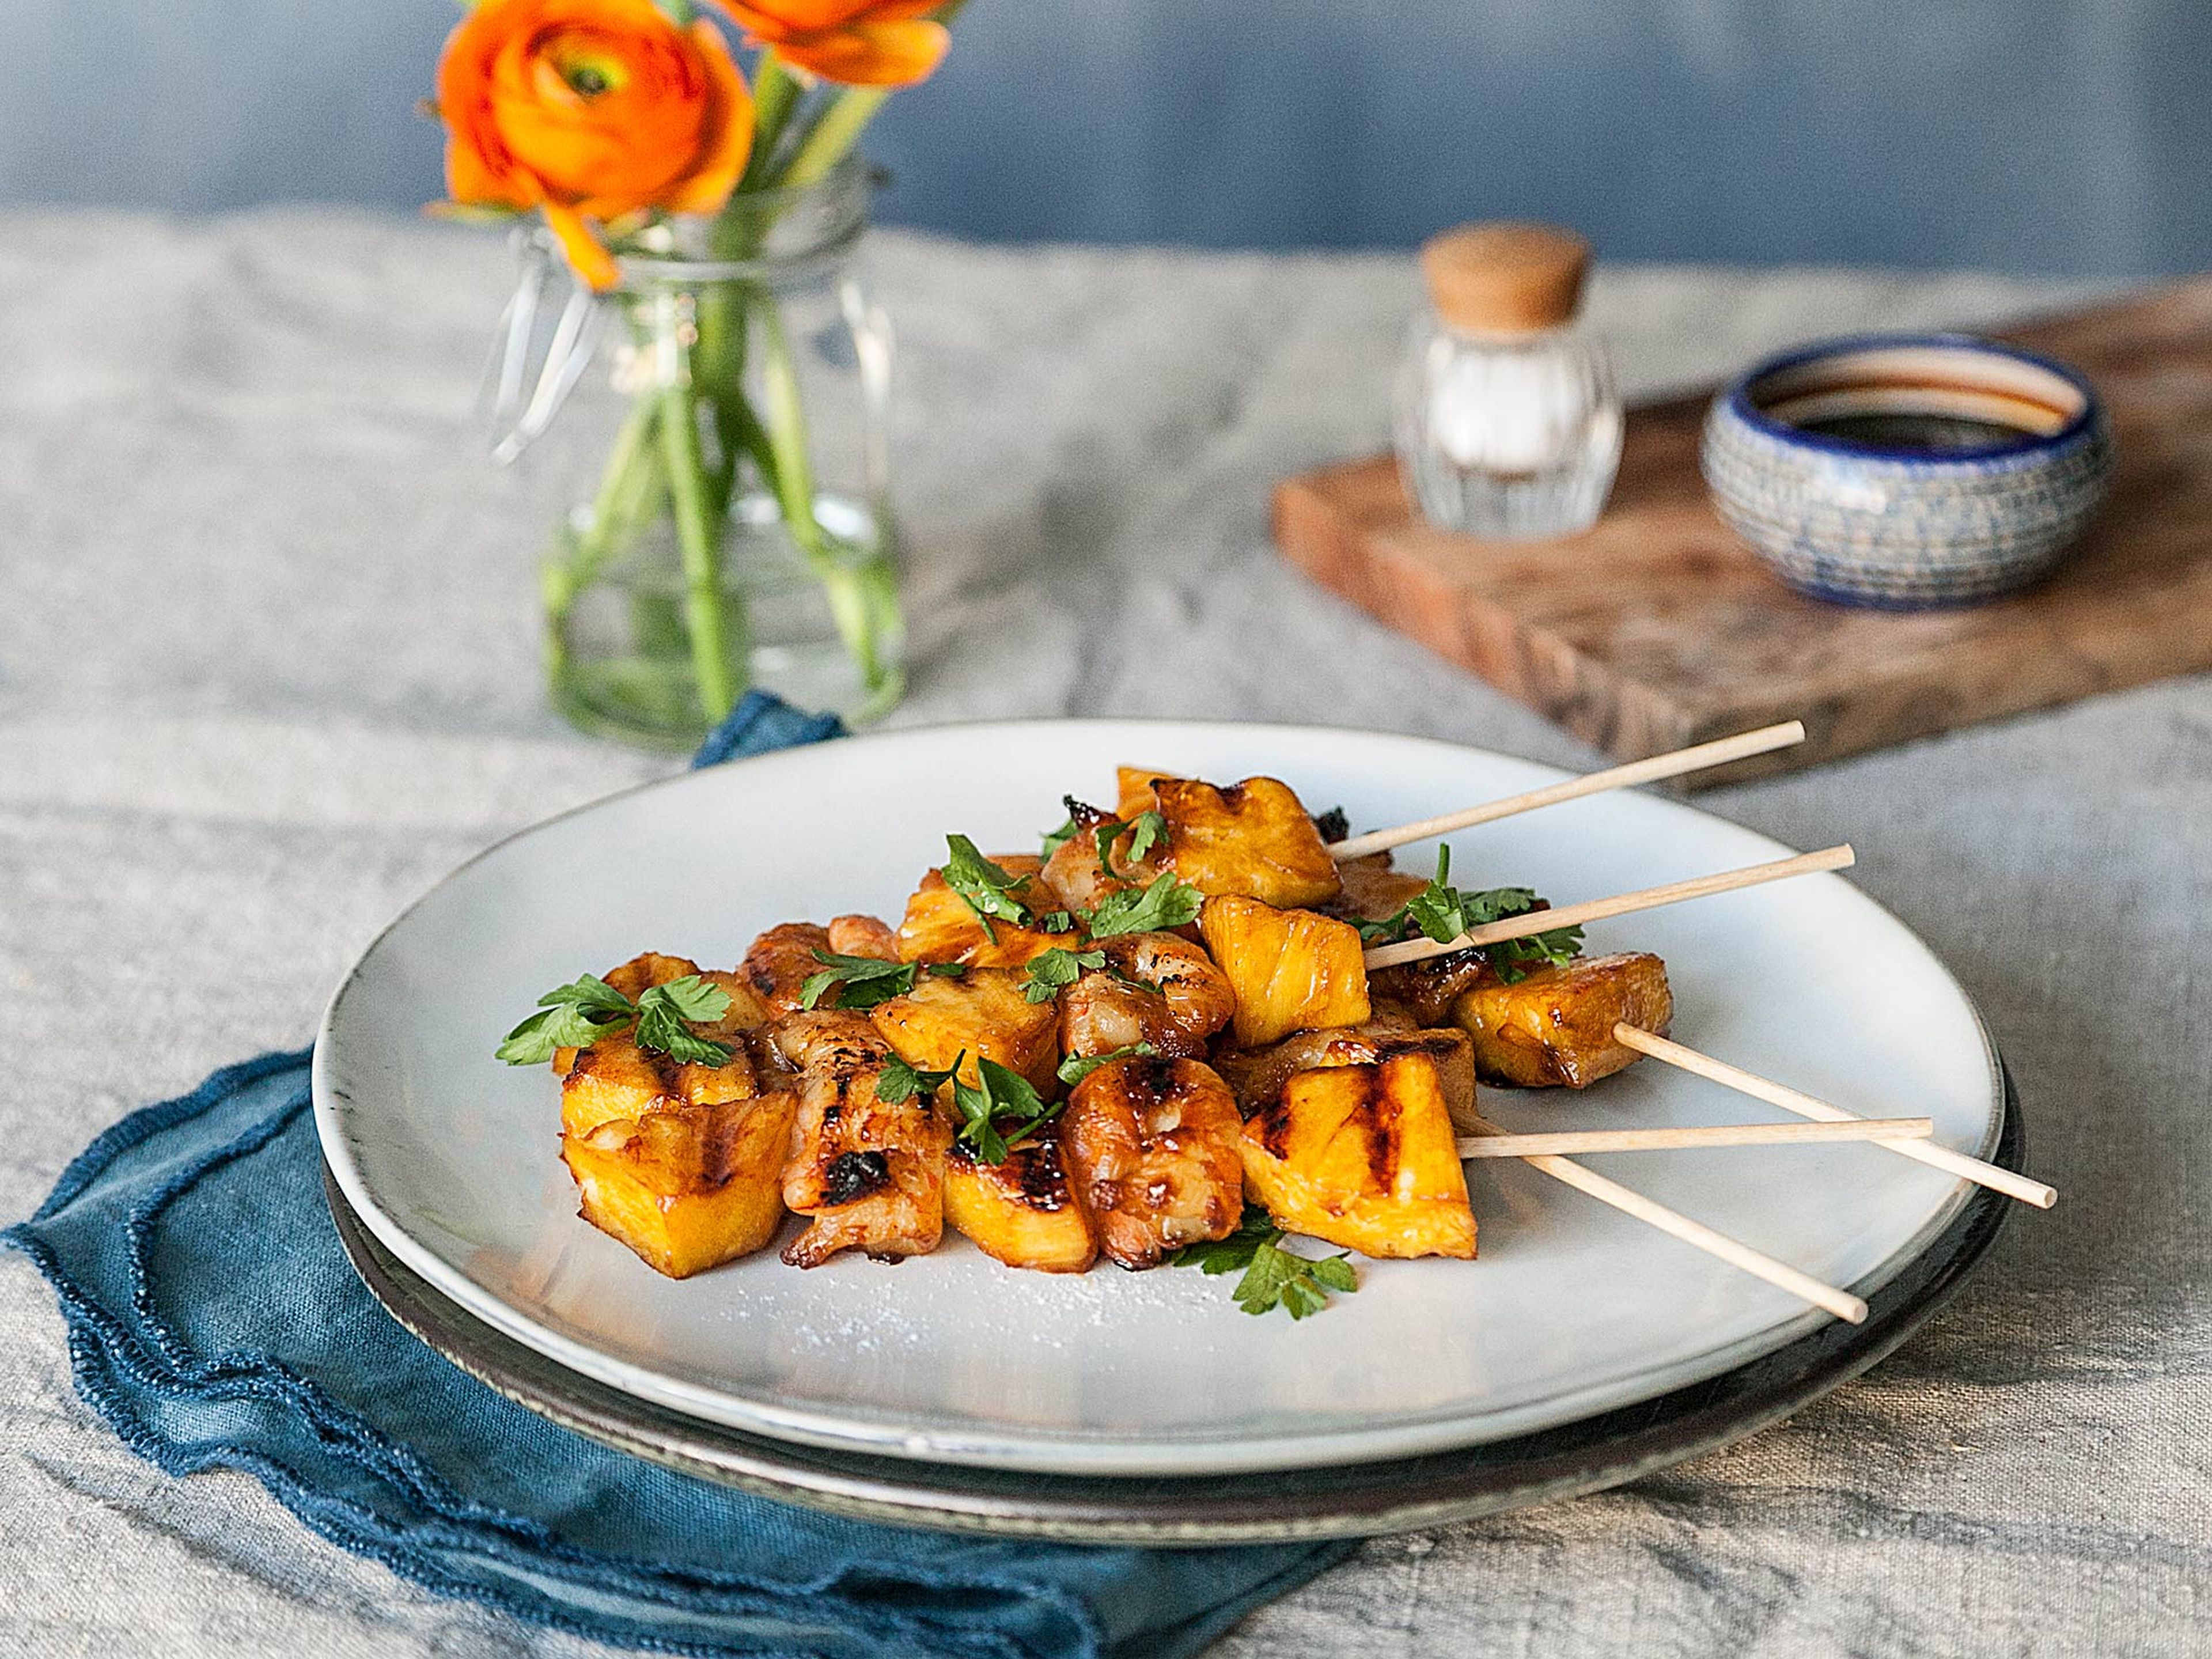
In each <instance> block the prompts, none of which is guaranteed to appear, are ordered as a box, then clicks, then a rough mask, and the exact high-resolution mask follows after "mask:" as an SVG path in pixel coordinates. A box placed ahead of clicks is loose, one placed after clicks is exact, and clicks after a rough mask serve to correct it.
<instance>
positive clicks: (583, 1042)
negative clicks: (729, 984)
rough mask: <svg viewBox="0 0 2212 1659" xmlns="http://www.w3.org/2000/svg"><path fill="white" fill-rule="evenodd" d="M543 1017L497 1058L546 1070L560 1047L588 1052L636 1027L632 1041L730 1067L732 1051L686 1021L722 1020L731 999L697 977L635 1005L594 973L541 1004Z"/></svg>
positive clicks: (657, 989)
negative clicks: (614, 1033) (619, 1029)
mask: <svg viewBox="0 0 2212 1659" xmlns="http://www.w3.org/2000/svg"><path fill="white" fill-rule="evenodd" d="M538 1010H539V1012H537V1013H534V1014H532V1015H531V1017H530V1018H527V1019H526V1020H524V1021H523V1022H522V1024H520V1025H518V1026H516V1027H515V1028H514V1029H513V1030H512V1031H509V1032H508V1033H507V1041H506V1042H502V1043H501V1044H500V1045H499V1050H498V1054H499V1058H500V1059H501V1060H505V1061H506V1062H507V1064H508V1065H510V1066H543V1065H544V1063H545V1062H546V1061H547V1060H550V1059H552V1058H553V1053H554V1050H556V1048H590V1047H591V1046H592V1044H593V1043H594V1042H598V1041H599V1039H600V1038H601V1037H603V1036H606V1035H607V1034H608V1033H609V1032H611V1031H612V1030H615V1029H616V1028H617V1026H620V1025H624V1024H632V1023H633V1022H634V1023H635V1026H636V1030H635V1031H634V1032H633V1033H632V1037H633V1039H634V1040H635V1042H636V1043H637V1046H638V1047H639V1048H650V1049H653V1050H654V1051H656V1052H658V1053H659V1054H666V1055H668V1056H669V1057H670V1058H671V1060H683V1061H684V1062H686V1063H687V1064H692V1065H700V1066H726V1065H728V1064H729V1061H730V1056H731V1054H732V1053H733V1052H735V1051H734V1050H732V1049H731V1048H727V1047H726V1046H724V1045H723V1044H721V1043H719V1042H708V1040H707V1039H706V1038H705V1037H702V1036H694V1035H693V1034H692V1032H691V1030H690V1025H689V1024H688V1023H687V1022H702V1023H703V1022H705V1021H708V1020H716V1019H720V1018H721V1017H722V1016H723V1015H724V1014H726V1013H727V1012H729V1011H730V994H729V993H728V992H727V991H725V990H723V989H722V988H721V987H720V986H718V985H712V984H709V983H708V981H706V980H704V979H702V978H701V977H700V976H699V975H697V974H686V975H684V976H683V977H682V978H681V979H672V980H671V981H668V983H667V984H665V985H655V986H653V987H649V988H648V989H647V990H646V991H645V992H644V993H643V994H641V995H640V996H639V998H638V1000H636V1001H635V1002H632V1001H631V1000H629V998H628V997H626V996H624V995H623V994H622V993H621V992H620V991H617V990H616V989H615V987H613V986H611V985H610V984H608V983H607V982H606V981H605V980H603V979H601V978H599V976H598V975H596V974H586V975H583V977H582V978H580V979H578V980H576V981H574V982H573V983H571V984H568V985H563V986H562V987H560V988H559V989H558V990H554V991H548V992H547V993H546V994H544V996H542V997H540V998H538Z"/></svg>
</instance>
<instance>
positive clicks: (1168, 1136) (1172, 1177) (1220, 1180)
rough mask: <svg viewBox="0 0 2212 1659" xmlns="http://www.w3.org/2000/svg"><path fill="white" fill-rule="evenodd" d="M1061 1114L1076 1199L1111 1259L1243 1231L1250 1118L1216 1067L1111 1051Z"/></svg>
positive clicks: (1133, 1263) (1150, 1256)
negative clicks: (1117, 1056)
mask: <svg viewBox="0 0 2212 1659" xmlns="http://www.w3.org/2000/svg"><path fill="white" fill-rule="evenodd" d="M1061 1118H1062V1122H1063V1125H1064V1127H1063V1128H1062V1131H1061V1135H1062V1143H1061V1144H1062V1145H1063V1146H1065V1147H1066V1153H1067V1165H1068V1170H1069V1172H1070V1173H1071V1174H1072V1175H1073V1177H1074V1186H1075V1197H1076V1202H1077V1203H1079V1205H1081V1206H1083V1210H1084V1212H1085V1214H1086V1215H1087V1216H1088V1217H1089V1218H1090V1220H1091V1225H1092V1227H1093V1228H1094V1229H1095V1230H1096V1231H1097V1236H1098V1245H1099V1248H1100V1249H1103V1251H1104V1252H1105V1253H1106V1255H1107V1256H1108V1257H1109V1259H1110V1260H1112V1261H1116V1262H1118V1263H1120V1264H1121V1266H1122V1267H1131V1268H1138V1267H1158V1265H1159V1264H1160V1262H1161V1261H1163V1260H1164V1259H1165V1258H1166V1257H1167V1256H1168V1255H1170V1253H1171V1252H1173V1251H1176V1250H1178V1249H1182V1247H1183V1246H1184V1245H1186V1244H1196V1243H1202V1242H1204V1241H1205V1240H1207V1239H1214V1238H1226V1237H1228V1236H1229V1235H1230V1234H1231V1233H1232V1232H1234V1231H1237V1223H1238V1222H1239V1221H1240V1220H1242V1219H1243V1214H1244V1172H1243V1160H1242V1156H1241V1154H1240V1153H1239V1152H1238V1151H1237V1136H1238V1134H1239V1133H1241V1129H1242V1121H1241V1120H1240V1119H1239V1118H1238V1116H1237V1100H1236V1097H1234V1096H1232V1095H1231V1093H1230V1092H1229V1085H1227V1084H1225V1083H1224V1082H1223V1081H1222V1080H1221V1079H1219V1078H1218V1077H1217V1076H1216V1075H1214V1073H1213V1071H1212V1068H1211V1067H1210V1066H1204V1065H1201V1064H1200V1063H1199V1062H1198V1061H1197V1060H1170V1059H1168V1058H1166V1057H1165V1056H1164V1055H1149V1054H1146V1055H1133V1056H1131V1057H1130V1058H1128V1059H1126V1060H1109V1061H1108V1062H1107V1063H1106V1064H1105V1065H1103V1066H1100V1067H1099V1068H1098V1069H1097V1071H1095V1072H1093V1073H1091V1075H1090V1076H1089V1077H1086V1078H1085V1079H1083V1081H1082V1082H1081V1083H1079V1084H1078V1085H1076V1087H1075V1092H1074V1094H1073V1095H1072V1096H1070V1097H1069V1098H1068V1103H1067V1109H1066V1112H1064V1113H1063V1114H1062V1115H1061Z"/></svg>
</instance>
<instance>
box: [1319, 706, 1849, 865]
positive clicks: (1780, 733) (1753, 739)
mask: <svg viewBox="0 0 2212 1659" xmlns="http://www.w3.org/2000/svg"><path fill="white" fill-rule="evenodd" d="M1804 741H1805V726H1804V724H1803V722H1802V721H1800V720H1784V721H1783V722H1782V724H1781V725H1779V726H1761V727H1760V728H1759V730H1758V731H1756V732H1738V733H1737V734H1736V735H1735V737H1732V738H1716V739H1715V740H1714V741H1713V742H1711V743H1700V744H1693V745H1692V747H1690V748H1687V749H1677V750H1674V753H1672V754H1669V755H1654V756H1652V757H1650V759H1648V760H1640V761H1631V762H1629V763H1628V764H1627V765H1626V766H1615V767H1611V768H1608V769H1607V770H1605V771H1602V772H1592V773H1589V774H1588V775H1585V776H1583V777H1579V778H1566V779H1563V780H1562V781H1559V782H1558V783H1547V784H1546V785H1545V786H1544V787H1542V788H1541V789H1530V790H1528V791H1526V792H1524V793H1521V794H1518V795H1508V796H1506V797H1505V798H1504V799H1503V800H1494V801H1492V802H1491V803H1490V804H1489V805H1486V806H1470V807H1468V809H1467V810H1466V811H1463V812H1447V813H1445V814H1444V815H1443V817H1439V818H1423V819H1421V820H1420V821H1419V823H1401V824H1400V825H1399V826H1398V827H1397V828H1396V829H1370V830H1369V831H1368V832H1367V833H1366V834H1365V835H1364V836H1352V837H1351V838H1350V839H1348V840H1346V841H1340V842H1336V843H1335V844H1334V846H1332V847H1331V848H1329V849H1328V854H1329V856H1330V857H1331V858H1333V859H1334V860H1336V861H1337V862H1338V863H1339V864H1341V863H1343V862H1344V861H1345V860H1346V859H1361V858H1365V857H1366V856H1367V855H1368V854H1370V853H1383V852H1388V851H1389V849H1390V848H1393V847H1403V846H1405V845H1406V844H1407V842H1416V841H1426V840H1427V839H1428V838H1429V837H1430V836H1448V835H1449V834H1451V832H1452V831H1453V830H1455V829H1473V828H1474V826H1475V825H1476V824H1478V823H1493V822H1495V821H1496V820H1497V819H1499V818H1510V817H1513V816H1514V814H1516V812H1533V811H1535V810H1536V808H1538V807H1540V806H1553V805H1557V804H1558V803H1559V802H1560V801H1563V800H1579V799H1582V798H1583V796H1584V795H1601V794H1603V793H1606V791H1607V790H1609V789H1632V788H1633V787H1636V786H1637V785H1638V784H1639V783H1656V782H1658V781H1659V780H1661V779H1662V778H1679V777H1680V776H1681V775H1683V774H1684V773H1686V772H1702V771H1704V770H1705V769H1706V768H1707V767H1709V766H1723V765H1726V764H1727V763H1729V761H1733V760H1742V759H1744V758H1745V757H1747V756H1751V755H1764V754H1765V753H1766V752H1767V751H1768V750H1773V749H1787V748H1788V747H1790V744H1795V743H1802V742H1804Z"/></svg>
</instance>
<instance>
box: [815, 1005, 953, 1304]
mask: <svg viewBox="0 0 2212 1659" xmlns="http://www.w3.org/2000/svg"><path fill="white" fill-rule="evenodd" d="M775 1042H776V1046H777V1048H780V1049H781V1051H782V1053H783V1054H784V1055H785V1057H786V1058H787V1059H788V1060H791V1061H792V1062H793V1064H794V1065H796V1066H799V1117H798V1121H797V1122H796V1124H795V1125H794V1126H793V1130H792V1137H791V1157H790V1159H789V1161H788V1162H787V1163H786V1164H785V1165H784V1170H783V1201H784V1203H785V1204H786V1205H787V1206H789V1207H790V1208H791V1209H793V1210H795V1211H796V1212H799V1214H801V1215H804V1216H806V1217H808V1218H810V1220H811V1225H809V1226H808V1227H807V1229H806V1231H805V1232H804V1233H802V1234H800V1235H799V1237H797V1238H795V1239H793V1241H792V1242H791V1243H789V1244H787V1245H786V1246H785V1247H784V1251H783V1259H784V1260H785V1261H787V1262H789V1263H790V1264H791V1265H792V1266H793V1267H819V1266H820V1265H821V1264H822V1263H823V1262H824V1261H828V1260H829V1258H830V1257H831V1256H833V1255H836V1254H837V1253H838V1252H839V1251H840V1250H853V1249H857V1250H864V1251H866V1253H867V1254H868V1255H872V1256H874V1257H876V1258H877V1259H878V1260H879V1261H896V1260H897V1259H898V1258H900V1257H902V1256H908V1255H922V1254H924V1253H926V1252H927V1251H930V1250H933V1249H936V1248H937V1242H938V1240H939V1237H942V1235H943V1233H944V1231H945V1149H946V1147H947V1146H948V1145H949V1143H950V1142H951V1131H950V1130H949V1129H948V1128H947V1127H945V1124H944V1122H943V1121H941V1120H940V1119H939V1117H938V1115H937V1114H936V1112H935V1111H934V1109H933V1108H932V1106H931V1103H930V1102H929V1100H928V1099H927V1097H924V1096H921V1095H919V1094H917V1095H915V1096H914V1097H912V1098H910V1099H908V1100H904V1101H901V1102H898V1103H891V1102H890V1101H886V1100H883V1099H880V1098H878V1096H877V1094H876V1083H877V1080H878V1079H879V1078H880V1077H881V1076H882V1075H883V1070H884V1065H885V1063H886V1062H888V1061H889V1060H890V1058H891V1051H890V1046H889V1045H888V1044H887V1043H885V1042H884V1040H883V1038H882V1037H881V1036H878V1035H877V1033H876V1029H875V1027H874V1026H872V1025H871V1024H869V1023H868V1022H867V1020H866V1018H864V1017H862V1016H861V1015H859V1014H850V1013H829V1012H822V1013H802V1014H794V1015H793V1016H792V1017H791V1018H788V1019H786V1020H784V1021H782V1022H781V1024H778V1025H777V1027H776V1028H775Z"/></svg>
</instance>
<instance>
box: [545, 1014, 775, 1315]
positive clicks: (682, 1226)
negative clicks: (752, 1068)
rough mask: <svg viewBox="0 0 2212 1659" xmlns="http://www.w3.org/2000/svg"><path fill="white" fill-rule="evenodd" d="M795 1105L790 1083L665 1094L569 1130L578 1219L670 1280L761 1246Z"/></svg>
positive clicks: (770, 1222) (564, 1141) (771, 1222)
mask: <svg viewBox="0 0 2212 1659" xmlns="http://www.w3.org/2000/svg"><path fill="white" fill-rule="evenodd" d="M601 1046H604V1045H595V1046H594V1048H593V1050H592V1052H593V1053H597V1052H598V1048H599V1047H601ZM686 1069H705V1068H686ZM797 1104H798V1097H796V1096H794V1095H793V1094H792V1093H790V1092H789V1091H776V1092H775V1093H772V1094H766V1095H758V1096H755V1095H751V1094H750V1093H749V1094H746V1095H742V1096H738V1097H732V1098H730V1099H726V1100H718V1101H708V1102H700V1103H684V1102H676V1101H668V1102H665V1103H662V1104H659V1105H657V1106H655V1107H654V1108H653V1109H651V1110H649V1111H647V1112H646V1113H645V1114H644V1115H642V1116H641V1117H638V1118H635V1119H629V1118H616V1119H610V1120H606V1121H601V1122H600V1123H599V1124H598V1125H596V1126H594V1127H592V1128H589V1129H586V1130H582V1131H577V1130H573V1129H572V1130H569V1131H568V1132H567V1133H563V1134H562V1137H561V1157H562V1161H563V1162H565V1163H566V1164H568V1173H569V1174H570V1175H571V1176H574V1177H575V1182H576V1190H577V1193H578V1194H579V1196H580V1200H581V1206H582V1214H583V1218H584V1219H585V1220H586V1221H588V1222H590V1223H591V1224H592V1225H593V1226H594V1227H597V1228H599V1231H602V1232H604V1233H606V1234H608V1235H610V1236H611V1237H614V1238H617V1239H618V1240H620V1241H621V1242H622V1243H624V1244H627V1245H628V1246H629V1248H630V1249H632V1250H635V1252H636V1253H637V1255H638V1257H639V1259H640V1260H641V1261H643V1262H644V1263H645V1264H646V1265H647V1267H651V1268H653V1270H654V1271H655V1272H656V1273H665V1274H667V1275H668V1277H669V1278H671V1279H686V1278H689V1277H690V1275H691V1274H693V1273H699V1272H702V1271H703V1270H704V1269H706V1268H708V1267H718V1266H720V1264H721V1263H723V1262H725V1261H732V1260H734V1259H735V1258H736V1257H738V1256H741V1255H749V1254H750V1253H751V1252H752V1251H754V1250H757V1249H760V1248H761V1247H762V1246H763V1245H764V1244H766V1243H768V1242H769V1240H770V1239H772V1238H774V1237H775V1231H776V1229H777V1228H778V1227H779V1226H780V1225H782V1222H783V1193H782V1182H783V1159H784V1154H785V1152H787V1150H788V1149H789V1147H790V1145H791V1124H792V1116H793V1112H794V1111H795V1110H796V1109H797Z"/></svg>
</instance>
